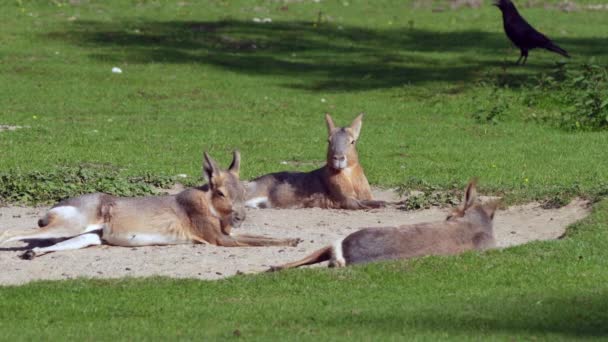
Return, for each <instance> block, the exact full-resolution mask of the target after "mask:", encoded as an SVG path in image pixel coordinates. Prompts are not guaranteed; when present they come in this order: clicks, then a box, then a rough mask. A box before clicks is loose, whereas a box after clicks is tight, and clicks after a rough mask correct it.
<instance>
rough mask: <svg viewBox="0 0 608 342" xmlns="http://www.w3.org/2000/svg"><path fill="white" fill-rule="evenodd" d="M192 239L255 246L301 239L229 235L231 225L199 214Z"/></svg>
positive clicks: (292, 241) (220, 243)
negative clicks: (228, 225) (226, 232)
mask: <svg viewBox="0 0 608 342" xmlns="http://www.w3.org/2000/svg"><path fill="white" fill-rule="evenodd" d="M191 219H192V223H193V227H192V230H191V236H192V237H191V238H192V240H194V241H196V242H200V243H210V244H213V245H217V246H222V247H254V246H258V247H259V246H297V245H298V243H300V241H301V240H300V239H277V238H270V237H265V236H257V235H229V234H225V233H224V231H228V232H230V231H231V229H232V228H231V227H227V226H224V225H222V224H221V222H220V220H219V219H217V218H213V217H207V216H203V215H197V216H195V217H192V218H191Z"/></svg>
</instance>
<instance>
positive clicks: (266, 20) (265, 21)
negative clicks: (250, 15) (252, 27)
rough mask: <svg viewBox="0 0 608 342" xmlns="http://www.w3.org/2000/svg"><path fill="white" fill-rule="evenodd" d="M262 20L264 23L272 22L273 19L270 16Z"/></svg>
mask: <svg viewBox="0 0 608 342" xmlns="http://www.w3.org/2000/svg"><path fill="white" fill-rule="evenodd" d="M262 22H263V23H271V22H272V19H270V18H264V19H262Z"/></svg>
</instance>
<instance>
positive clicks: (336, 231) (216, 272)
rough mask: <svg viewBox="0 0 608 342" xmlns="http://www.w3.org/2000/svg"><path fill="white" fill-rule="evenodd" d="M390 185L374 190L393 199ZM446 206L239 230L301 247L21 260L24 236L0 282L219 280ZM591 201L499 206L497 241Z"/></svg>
mask: <svg viewBox="0 0 608 342" xmlns="http://www.w3.org/2000/svg"><path fill="white" fill-rule="evenodd" d="M394 196H395V195H394V194H392V193H391V192H390V191H387V190H385V191H377V197H379V198H384V199H393V198H395V197H394ZM46 209H47V208H43V207H39V208H27V207H26V208H24V207H12V206H9V207H3V208H0V231H4V230H8V229H22V228H34V227H36V222H37V220H38V218H39V217H40V216H42V214H43V213H44V212H45V211H46ZM447 211H448V210H447V209H438V208H433V209H428V210H420V211H410V212H406V211H401V210H397V209H382V210H370V211H345V210H322V209H298V210H286V209H283V210H276V209H252V210H249V211H248V213H247V214H248V217H247V220H246V221H245V224H244V225H243V227H241V228H240V229H236V230H235V233H237V234H238V233H240V232H242V233H247V234H261V235H267V236H273V237H299V238H301V239H303V240H304V241H303V242H302V243H301V244H300V245H299V246H297V247H264V248H257V247H256V248H224V247H216V246H211V245H181V246H150V247H138V248H125V247H113V246H99V247H92V248H87V249H82V250H75V251H67V252H58V253H52V254H47V255H44V256H41V257H39V258H36V259H34V260H32V261H27V260H21V259H20V258H19V255H20V254H21V253H23V251H24V250H25V246H26V244H25V243H20V242H17V243H11V244H7V245H4V246H2V248H0V265H1V269H2V272H0V285H7V284H23V283H27V282H29V281H33V280H41V279H69V278H75V277H93V278H116V277H124V276H152V275H162V276H169V277H184V278H198V279H218V278H222V277H227V276H231V275H234V274H236V273H237V272H245V273H249V272H259V271H263V270H265V269H266V268H268V266H270V265H276V264H281V263H284V262H288V261H293V260H296V259H298V258H301V257H303V256H305V255H307V254H308V253H310V252H312V251H314V250H315V249H317V248H320V247H322V246H325V245H327V244H330V243H331V242H333V241H334V240H336V239H338V238H340V237H343V236H345V235H347V234H349V233H352V232H354V231H356V230H358V229H359V228H361V227H370V226H388V225H399V224H406V223H416V222H424V221H435V220H441V219H443V218H444V217H445V215H446V213H447ZM588 212H589V209H588V203H586V202H585V201H582V200H575V201H573V202H572V203H570V204H569V205H567V206H565V207H562V208H559V209H542V208H541V207H540V206H539V204H535V203H530V204H526V205H521V206H514V207H511V208H508V209H507V210H500V211H499V212H498V213H497V216H496V222H495V234H496V239H497V241H498V244H499V246H500V247H506V246H512V245H517V244H523V243H526V242H529V241H534V240H549V239H556V238H558V237H560V236H561V235H563V234H564V232H565V229H566V227H567V226H568V225H570V224H571V223H573V222H576V221H578V220H580V219H582V218H583V217H585V216H586V215H587V214H588Z"/></svg>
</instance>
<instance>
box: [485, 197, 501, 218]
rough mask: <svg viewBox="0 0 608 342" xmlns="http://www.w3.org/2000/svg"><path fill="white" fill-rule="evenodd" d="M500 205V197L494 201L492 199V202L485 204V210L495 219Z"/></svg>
mask: <svg viewBox="0 0 608 342" xmlns="http://www.w3.org/2000/svg"><path fill="white" fill-rule="evenodd" d="M499 206H500V199H497V200H493V201H490V202H488V203H486V204H484V205H483V210H484V211H485V212H486V214H488V216H490V219H491V220H493V219H494V214H495V213H496V210H497V209H498V207H499Z"/></svg>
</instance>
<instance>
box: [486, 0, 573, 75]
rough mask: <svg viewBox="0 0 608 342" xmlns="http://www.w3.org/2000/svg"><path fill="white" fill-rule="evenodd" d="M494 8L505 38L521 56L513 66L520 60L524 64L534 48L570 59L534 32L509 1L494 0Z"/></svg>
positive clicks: (562, 50)
mask: <svg viewBox="0 0 608 342" xmlns="http://www.w3.org/2000/svg"><path fill="white" fill-rule="evenodd" d="M494 6H496V7H498V8H499V9H500V11H501V12H502V22H503V26H504V28H505V33H506V34H507V37H509V39H511V41H512V42H513V44H515V46H517V47H518V48H519V49H520V50H521V55H520V56H519V59H518V60H517V62H516V63H515V64H519V62H520V61H521V60H522V58H523V62H522V63H521V64H522V65H523V64H525V63H526V61H527V60H528V51H529V50H532V49H534V48H543V49H547V50H549V51H553V52H555V53H559V54H560V55H562V56H564V57H568V58H570V55H568V52H566V50H564V49H562V48H560V47H559V46H557V45H555V44H554V43H553V42H552V41H551V39H549V38H547V37H546V36H545V35H544V34H542V33H540V32H538V31H536V30H535V29H534V27H532V25H530V24H528V22H527V21H526V19H524V18H523V17H522V16H521V15H520V14H519V12H517V8H515V5H514V4H513V3H512V2H511V0H496V2H495V3H494Z"/></svg>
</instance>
